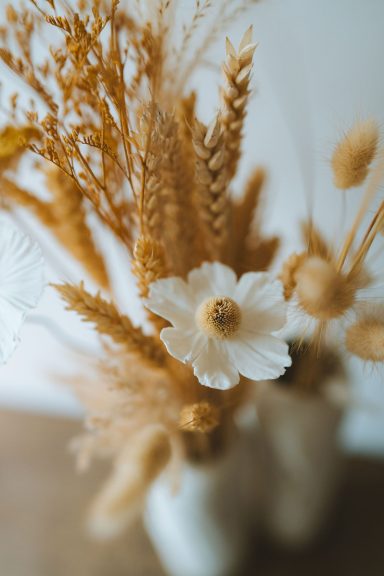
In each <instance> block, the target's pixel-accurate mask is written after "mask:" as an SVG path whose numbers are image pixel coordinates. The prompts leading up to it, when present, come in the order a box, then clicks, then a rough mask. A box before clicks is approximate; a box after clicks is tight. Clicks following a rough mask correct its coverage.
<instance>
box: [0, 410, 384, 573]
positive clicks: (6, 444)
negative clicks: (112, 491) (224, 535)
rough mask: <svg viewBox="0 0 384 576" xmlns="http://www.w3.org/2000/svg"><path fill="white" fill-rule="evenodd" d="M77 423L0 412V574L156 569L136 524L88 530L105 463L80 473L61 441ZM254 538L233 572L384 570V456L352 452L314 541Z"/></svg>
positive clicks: (154, 570) (78, 425)
mask: <svg viewBox="0 0 384 576" xmlns="http://www.w3.org/2000/svg"><path fill="white" fill-rule="evenodd" d="M79 429H80V424H79V423H77V422H73V421H70V420H65V419H60V418H48V417H43V416H35V415H30V414H28V415H27V414H20V413H16V412H14V413H13V412H0V576H141V575H145V576H160V575H161V574H162V571H161V569H160V566H159V564H158V562H157V560H156V557H155V555H154V553H153V552H152V550H151V547H150V545H149V543H148V541H147V538H146V536H145V533H144V531H143V529H142V527H141V525H140V524H138V525H137V526H135V527H134V528H133V529H131V530H130V531H129V533H128V534H125V535H124V536H123V537H121V538H119V539H118V540H116V541H114V542H109V543H103V544H100V543H95V542H93V541H92V540H90V539H89V537H87V535H86V532H85V530H84V517H85V512H86V510H87V506H88V505H89V502H90V501H91V499H92V497H93V495H94V494H95V493H96V491H97V489H98V487H99V486H100V485H101V483H102V479H103V477H104V475H105V473H106V470H105V468H103V467H101V466H100V467H99V466H96V467H94V468H92V470H91V473H88V474H86V475H80V476H79V475H77V474H76V472H75V470H74V462H73V457H72V456H71V455H70V454H69V453H68V451H67V450H66V447H67V445H68V442H69V440H70V439H71V438H72V437H73V436H74V435H76V434H77V433H78V432H79ZM255 542H257V547H256V545H255V551H254V554H253V558H252V559H250V562H249V568H248V569H244V570H243V571H242V573H241V574H239V575H234V576H258V575H260V576H302V575H303V576H304V575H305V576H320V575H321V576H333V575H335V576H336V575H337V576H383V575H384V461H375V460H369V459H362V458H361V459H357V458H355V459H351V460H350V461H349V463H348V469H347V475H346V481H345V486H344V487H343V490H342V496H341V498H340V502H339V505H338V509H337V510H336V512H335V516H334V519H333V522H332V524H331V528H330V529H329V531H328V533H327V534H325V535H324V537H323V539H322V540H321V542H319V543H318V544H317V546H316V548H315V549H313V550H310V551H307V552H305V553H301V554H299V555H298V554H288V553H286V552H282V551H279V550H276V549H274V548H273V547H272V546H271V545H270V544H268V543H267V542H265V541H260V539H259V540H258V541H257V540H255ZM202 576H204V575H202Z"/></svg>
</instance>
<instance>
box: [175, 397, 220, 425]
mask: <svg viewBox="0 0 384 576" xmlns="http://www.w3.org/2000/svg"><path fill="white" fill-rule="evenodd" d="M218 425H219V411H218V409H217V407H216V406H214V405H213V404H211V403H210V402H206V401H203V402H197V403H196V404H188V405H187V406H184V407H183V409H182V410H181V412H180V419H179V426H180V428H181V430H186V431H188V432H203V433H207V432H212V430H214V429H215V428H216V427H217V426H218Z"/></svg>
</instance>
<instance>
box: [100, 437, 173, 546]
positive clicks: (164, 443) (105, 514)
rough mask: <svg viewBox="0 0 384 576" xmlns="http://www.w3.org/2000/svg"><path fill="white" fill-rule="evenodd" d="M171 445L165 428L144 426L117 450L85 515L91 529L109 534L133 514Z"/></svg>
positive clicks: (122, 527)
mask: <svg viewBox="0 0 384 576" xmlns="http://www.w3.org/2000/svg"><path fill="white" fill-rule="evenodd" d="M170 456H171V445H170V441H169V435H168V433H167V432H166V430H164V429H162V428H160V427H155V426H153V427H148V428H147V429H145V430H143V431H141V432H138V433H137V434H136V435H135V436H134V437H133V438H132V441H130V442H129V444H128V445H126V446H125V447H124V448H123V449H122V450H121V452H120V454H119V456H118V458H117V460H116V461H115V464H114V470H113V472H112V474H111V476H110V478H109V479H108V480H107V482H106V484H105V485H104V487H103V489H102V491H101V492H100V494H99V496H98V497H97V498H96V500H95V502H94V504H93V507H92V509H91V512H90V515H89V528H90V531H91V533H92V534H93V535H94V536H96V537H98V538H101V539H106V538H113V537H115V536H116V535H118V534H119V533H120V532H122V531H123V530H124V528H126V526H127V525H129V524H130V522H131V521H132V520H133V519H135V518H136V516H137V514H138V513H139V512H140V511H141V509H142V507H143V504H144V497H145V494H146V491H147V490H148V488H149V486H150V485H151V484H152V482H153V481H154V480H155V479H156V478H157V476H158V475H159V474H160V473H161V472H162V471H163V469H164V468H165V466H166V465H167V464H168V462H169V459H170Z"/></svg>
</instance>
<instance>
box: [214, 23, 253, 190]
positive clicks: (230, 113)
mask: <svg viewBox="0 0 384 576" xmlns="http://www.w3.org/2000/svg"><path fill="white" fill-rule="evenodd" d="M256 47H257V44H254V43H253V42H252V26H250V27H249V28H248V30H247V31H246V33H245V34H244V36H243V38H242V40H241V42H240V46H239V50H238V52H236V50H235V48H234V46H233V44H232V43H231V41H230V40H229V38H227V44H226V51H227V59H226V62H225V64H224V66H223V71H224V76H225V79H226V86H225V87H224V88H223V90H222V101H223V106H222V107H223V113H222V122H223V128H224V140H225V146H226V149H227V151H228V155H227V171H228V178H229V179H232V178H233V176H234V175H235V173H236V169H237V164H238V162H239V159H240V154H241V150H240V146H241V141H242V131H243V126H244V119H245V115H246V108H247V104H248V99H249V94H250V91H249V82H250V77H251V72H252V60H253V54H254V52H255V50H256Z"/></svg>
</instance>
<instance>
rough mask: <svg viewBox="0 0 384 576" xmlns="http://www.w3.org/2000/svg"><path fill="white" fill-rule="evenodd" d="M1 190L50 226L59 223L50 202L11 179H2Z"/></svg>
mask: <svg viewBox="0 0 384 576" xmlns="http://www.w3.org/2000/svg"><path fill="white" fill-rule="evenodd" d="M1 192H2V194H3V195H4V196H5V197H6V198H7V199H9V200H11V201H12V202H14V203H15V204H19V205H20V206H23V208H27V209H28V210H30V211H31V212H32V213H33V214H34V215H35V216H36V217H37V218H38V219H39V220H40V222H42V224H44V225H45V226H47V227H48V228H52V227H54V226H55V225H56V224H57V221H56V217H55V215H54V214H53V210H52V207H51V204H50V203H48V202H44V201H43V200H39V199H38V198H36V197H35V196H33V195H32V194H30V193H29V192H28V191H27V190H24V189H23V188H21V187H20V186H18V185H17V184H15V183H14V182H12V181H11V180H8V179H7V178H3V179H2V180H1Z"/></svg>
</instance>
